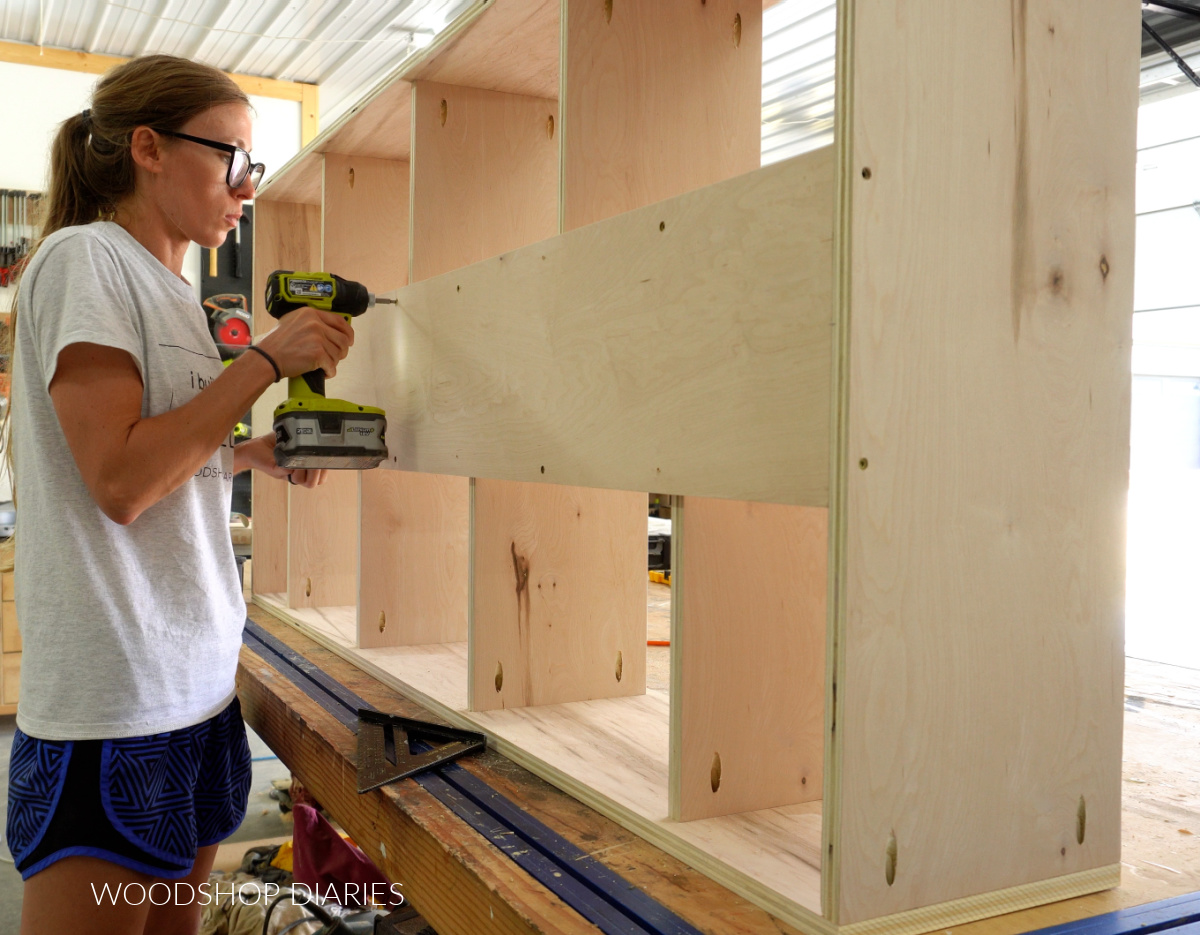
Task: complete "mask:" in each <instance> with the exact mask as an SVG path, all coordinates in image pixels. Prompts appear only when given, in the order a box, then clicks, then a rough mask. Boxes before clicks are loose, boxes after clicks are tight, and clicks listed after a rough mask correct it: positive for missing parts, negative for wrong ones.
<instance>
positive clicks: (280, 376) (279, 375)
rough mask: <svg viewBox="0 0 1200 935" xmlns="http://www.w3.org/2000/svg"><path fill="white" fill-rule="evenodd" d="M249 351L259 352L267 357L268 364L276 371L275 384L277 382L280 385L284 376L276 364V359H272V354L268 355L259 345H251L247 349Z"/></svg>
mask: <svg viewBox="0 0 1200 935" xmlns="http://www.w3.org/2000/svg"><path fill="white" fill-rule="evenodd" d="M247 350H251V351H258V353H260V354H262V355H263V357H265V358H266V359H267V363H268V364H270V365H271V369H272V370H274V371H275V382H276V383H278V382H279V381H280V380H282V379H283V374H282V373H281V372H280V370H279V364H277V363H275V358H274V357H272V356H271V355H270V354H268V353H267V352H266V351H264V350H263V349H262V348H261V347H259V346H258V345H257V344H251V345H250V346H249V347H248V348H247Z"/></svg>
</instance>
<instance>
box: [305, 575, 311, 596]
mask: <svg viewBox="0 0 1200 935" xmlns="http://www.w3.org/2000/svg"><path fill="white" fill-rule="evenodd" d="M304 596H305V597H312V578H305V579H304Z"/></svg>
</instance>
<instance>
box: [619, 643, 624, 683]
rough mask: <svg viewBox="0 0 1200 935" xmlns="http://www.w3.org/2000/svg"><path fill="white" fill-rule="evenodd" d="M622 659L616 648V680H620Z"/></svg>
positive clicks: (622, 667)
mask: <svg viewBox="0 0 1200 935" xmlns="http://www.w3.org/2000/svg"><path fill="white" fill-rule="evenodd" d="M624 670H625V665H624V660H623V659H622V658H621V650H619V649H618V650H617V681H618V682H619V681H621V673H622V672H624Z"/></svg>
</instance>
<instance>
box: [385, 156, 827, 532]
mask: <svg viewBox="0 0 1200 935" xmlns="http://www.w3.org/2000/svg"><path fill="white" fill-rule="evenodd" d="M832 231H833V161H832V151H831V150H830V149H825V150H819V151H817V152H813V153H808V154H805V155H804V156H800V157H797V158H796V159H793V160H788V161H787V162H783V163H779V164H777V165H773V166H767V167H766V168H763V169H760V170H758V171H756V172H753V173H750V174H747V175H745V176H742V177H740V178H736V179H731V180H729V181H727V182H724V183H721V184H720V185H716V186H713V187H712V188H710V189H706V190H704V191H698V192H691V193H689V194H686V195H682V196H679V197H678V198H675V199H672V200H671V201H668V202H664V203H662V204H660V205H655V206H651V207H647V208H642V209H639V210H637V211H634V212H630V213H628V214H625V215H622V216H620V217H615V218H611V219H609V220H607V221H603V222H601V223H598V224H595V225H592V226H590V227H588V228H587V229H585V230H577V231H571V232H570V233H568V234H565V235H563V236H562V237H559V238H556V239H554V240H552V241H547V242H543V243H540V244H536V245H531V246H529V247H525V248H522V249H520V250H516V251H513V252H512V253H509V254H506V255H505V256H504V258H503V259H499V258H497V259H493V260H488V261H486V262H483V263H478V264H476V265H474V266H471V267H468V268H466V269H462V270H458V271H455V272H454V273H448V274H445V275H443V276H439V277H437V278H436V279H433V280H430V281H428V282H423V283H416V284H414V285H411V286H408V287H407V288H405V289H403V290H401V291H400V292H399V293H398V294H397V295H398V297H399V300H400V309H399V311H398V313H397V314H396V315H395V316H394V317H391V316H379V317H377V318H376V319H375V321H376V322H379V323H386V324H387V325H388V326H389V327H390V328H391V329H392V333H390V334H388V335H386V336H381V337H380V339H379V340H377V341H375V342H373V345H372V347H373V353H374V355H375V358H376V360H375V371H376V373H377V374H379V375H380V379H381V381H382V382H381V385H380V387H379V392H380V401H381V404H382V405H383V406H384V408H386V409H387V411H388V415H389V420H390V423H391V426H392V427H391V428H390V429H389V431H391V432H393V433H402V434H403V439H404V443H403V445H398V446H397V449H396V450H397V452H398V454H399V457H400V467H402V468H404V469H406V470H417V471H434V472H439V473H456V474H464V475H469V476H472V475H473V476H477V477H490V478H497V479H505V480H523V481H536V482H550V483H561V484H567V485H582V486H592V487H600V486H612V487H614V488H617V489H624V490H666V491H670V492H672V493H685V494H696V495H701V496H713V497H728V498H737V499H755V500H772V501H777V502H783V503H803V504H808V505H812V506H824V505H825V504H826V503H827V502H828V500H827V498H828V489H829V487H828V484H829V457H828V452H827V449H828V439H829V368H830V355H831V345H830V330H831V329H830V323H831V319H832V301H831V286H832V277H831V262H832V236H833V235H832ZM393 437H395V436H393ZM642 548H643V549H644V544H643V546H642Z"/></svg>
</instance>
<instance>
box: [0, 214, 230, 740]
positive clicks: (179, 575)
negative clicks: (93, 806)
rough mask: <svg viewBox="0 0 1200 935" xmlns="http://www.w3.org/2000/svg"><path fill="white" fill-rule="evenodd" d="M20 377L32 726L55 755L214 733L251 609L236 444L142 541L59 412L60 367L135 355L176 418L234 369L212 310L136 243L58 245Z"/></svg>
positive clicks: (28, 323)
mask: <svg viewBox="0 0 1200 935" xmlns="http://www.w3.org/2000/svg"><path fill="white" fill-rule="evenodd" d="M18 301H19V303H20V305H19V311H18V315H17V326H16V335H15V338H16V351H15V361H14V369H13V412H12V441H13V454H14V457H15V464H16V493H17V532H16V535H17V550H16V561H17V564H16V578H15V588H16V600H17V619H18V620H19V621H20V626H21V640H22V643H23V644H24V646H23V655H22V657H21V694H20V703H19V705H18V708H17V726H18V727H20V728H21V730H23V731H24V732H25V733H27V734H29V735H30V736H33V737H40V738H43V739H46V740H82V739H91V738H97V739H99V738H109V737H131V736H138V735H142V734H152V733H160V732H163V731H169V730H175V729H177V728H180V727H187V726H189V725H192V724H198V723H200V722H201V721H204V720H206V719H208V718H209V717H212V716H213V715H214V714H217V713H218V712H219V711H221V710H222V709H223V708H224V707H225V706H226V705H227V704H228V703H229V702H230V701H231V700H232V699H233V695H234V674H235V671H236V669H237V657H238V648H239V646H240V645H241V633H242V625H243V622H244V620H245V616H246V613H245V604H244V603H243V601H242V594H241V587H240V585H239V582H238V580H237V571H236V564H235V561H234V557H233V547H232V545H231V543H230V537H229V504H230V495H231V492H232V486H233V447H232V446H233V438H232V436H231V437H230V438H229V439H227V441H226V442H225V443H223V444H222V445H221V447H220V448H219V449H218V450H217V451H214V452H213V453H212V456H211V457H210V458H209V460H208V463H207V464H206V465H205V466H204V467H203V468H202V469H201V470H200V471H198V472H197V473H196V475H195V476H194V477H192V478H191V479H190V480H188V481H187V482H186V483H185V484H183V486H182V487H180V488H178V489H177V490H175V491H174V492H172V493H171V494H170V495H168V496H167V497H164V498H163V499H162V500H160V501H159V502H158V503H156V504H154V506H152V507H150V508H149V509H147V510H146V511H145V512H143V513H142V514H141V515H140V516H139V517H138V518H137V519H136V520H134V521H133V522H132V523H130V524H129V525H128V526H121V525H119V524H117V523H114V522H113V521H112V520H110V519H109V518H108V517H107V516H105V515H104V513H103V512H101V510H100V508H99V507H98V506H97V505H96V503H95V501H94V500H93V499H92V497H91V495H90V494H89V493H88V490H87V487H86V486H85V484H84V482H83V478H82V477H81V476H80V473H79V469H78V468H77V467H76V465H75V459H74V458H73V457H72V456H71V451H70V449H69V448H68V447H67V442H66V438H65V437H64V436H63V431H62V427H61V426H60V424H59V421H58V416H57V414H56V413H55V410H54V405H53V403H52V402H51V399H50V393H49V387H50V381H51V380H52V379H53V378H54V371H55V367H56V365H57V362H58V355H59V352H60V351H61V350H62V349H63V348H64V347H66V346H67V345H70V344H75V343H79V342H86V343H90V344H102V345H106V346H109V347H116V348H120V349H121V350H124V351H128V352H129V354H130V356H131V357H132V358H133V359H134V361H135V362H136V363H137V366H138V369H139V370H140V371H141V374H142V382H143V385H144V390H143V392H142V417H143V418H146V417H150V416H157V415H161V414H162V413H164V412H167V411H168V410H170V409H176V408H178V407H180V406H182V405H183V404H184V403H186V402H187V401H188V400H190V399H191V398H192V397H193V396H195V395H196V394H197V393H198V392H199V391H200V390H201V389H202V388H203V387H204V386H206V385H207V384H208V383H210V382H212V381H213V380H214V379H216V378H217V377H218V376H219V375H220V374H221V370H222V365H221V359H220V356H219V354H218V352H217V348H216V345H215V344H214V343H213V339H212V335H211V334H210V332H209V330H208V324H207V321H206V316H205V314H204V310H203V308H202V307H201V306H200V304H199V303H198V302H197V301H196V299H195V296H194V295H193V294H192V290H191V287H190V286H188V285H187V284H186V283H185V282H183V281H182V280H181V279H180V278H179V277H177V276H175V275H174V274H172V273H171V272H170V271H169V270H168V269H167V268H166V267H165V266H163V264H162V263H160V262H159V261H158V260H157V259H155V257H154V256H153V255H152V254H151V253H150V252H149V251H148V250H146V249H145V248H144V247H143V246H142V245H141V244H139V243H138V242H137V241H136V240H135V239H134V238H133V237H132V236H131V235H130V234H129V233H128V232H127V231H126V230H125V229H124V228H122V227H121V226H119V225H117V224H114V223H111V222H105V221H98V222H95V223H93V224H86V225H82V226H79V227H69V228H65V229H63V230H60V231H57V232H56V233H54V234H53V235H51V236H50V237H48V238H47V239H46V241H45V243H44V244H42V247H41V249H40V250H38V252H37V254H36V255H35V256H34V258H33V261H32V262H31V263H30V264H29V268H28V269H27V270H26V272H25V275H24V279H23V281H22V283H21V289H20V296H19V300H18Z"/></svg>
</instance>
